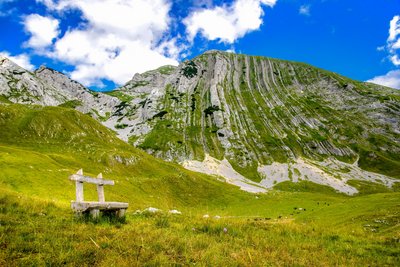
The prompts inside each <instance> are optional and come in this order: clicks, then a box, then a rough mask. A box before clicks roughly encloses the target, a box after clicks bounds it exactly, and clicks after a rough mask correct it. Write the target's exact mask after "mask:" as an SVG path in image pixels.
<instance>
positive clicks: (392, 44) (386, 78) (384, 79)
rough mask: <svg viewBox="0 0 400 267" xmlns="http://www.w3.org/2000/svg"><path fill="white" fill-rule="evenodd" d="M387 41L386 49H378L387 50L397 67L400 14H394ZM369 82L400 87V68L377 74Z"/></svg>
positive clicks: (399, 55) (399, 63)
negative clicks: (380, 74)
mask: <svg viewBox="0 0 400 267" xmlns="http://www.w3.org/2000/svg"><path fill="white" fill-rule="evenodd" d="M386 42H387V44H386V49H385V47H380V48H379V49H378V51H383V50H387V51H388V52H389V57H388V58H389V60H390V61H391V62H392V64H393V65H395V66H396V67H398V66H400V53H399V52H400V51H399V50H400V16H394V17H393V19H392V20H391V21H390V27H389V37H388V39H387V41H386ZM367 82H372V83H376V84H380V85H385V86H388V87H392V88H396V89H400V69H397V70H392V71H389V72H388V73H387V74H385V75H382V76H377V77H375V78H372V79H371V80H368V81H367Z"/></svg>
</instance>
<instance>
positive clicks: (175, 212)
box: [168, 210, 182, 214]
mask: <svg viewBox="0 0 400 267" xmlns="http://www.w3.org/2000/svg"><path fill="white" fill-rule="evenodd" d="M168 213H171V214H182V212H180V211H179V210H170V211H169V212H168Z"/></svg>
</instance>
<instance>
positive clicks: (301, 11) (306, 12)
mask: <svg viewBox="0 0 400 267" xmlns="http://www.w3.org/2000/svg"><path fill="white" fill-rule="evenodd" d="M299 14H300V15H304V16H310V15H311V13H310V5H302V6H301V7H300V8H299Z"/></svg>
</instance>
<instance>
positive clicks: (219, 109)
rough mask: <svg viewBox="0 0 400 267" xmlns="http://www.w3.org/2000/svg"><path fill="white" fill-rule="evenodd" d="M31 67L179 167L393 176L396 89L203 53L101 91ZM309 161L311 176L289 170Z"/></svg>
mask: <svg viewBox="0 0 400 267" xmlns="http://www.w3.org/2000/svg"><path fill="white" fill-rule="evenodd" d="M35 74H36V76H38V77H39V78H40V80H41V81H45V82H44V83H46V84H48V85H50V87H51V88H53V89H54V88H55V91H57V92H59V91H61V92H62V91H65V90H66V89H65V88H67V89H68V88H69V90H70V91H69V92H68V94H66V93H64V94H63V96H64V97H65V98H66V99H67V100H68V101H73V100H76V101H80V103H75V104H76V105H73V106H72V107H74V108H76V109H78V110H80V111H81V112H83V113H87V114H90V115H92V116H93V117H95V118H97V119H98V120H100V121H101V122H102V123H103V124H104V125H105V126H107V127H108V128H110V129H112V130H114V131H116V132H117V133H118V135H119V137H120V138H121V139H122V140H125V141H128V142H129V143H131V144H134V145H135V146H137V147H139V148H141V149H143V150H145V151H147V152H148V153H150V154H153V155H155V156H157V157H160V158H162V159H165V160H169V161H177V162H181V163H182V164H184V165H185V164H186V166H190V165H191V164H197V166H200V165H199V164H198V163H196V162H203V161H204V160H205V159H206V158H207V157H209V158H210V159H214V163H215V162H219V164H221V161H222V160H227V162H228V163H229V166H230V168H231V170H230V171H229V172H233V171H234V172H237V174H238V175H240V176H241V177H242V178H245V179H250V180H253V182H256V183H258V184H259V185H260V186H261V187H262V188H270V187H272V186H274V185H275V184H277V183H279V182H283V181H292V182H296V181H298V180H299V179H300V180H311V181H313V182H317V183H322V184H328V185H330V186H333V187H334V188H335V186H336V185H338V184H342V185H343V186H344V187H339V188H336V189H340V188H342V189H343V190H342V191H343V192H346V193H355V192H356V191H357V190H356V189H355V188H354V187H351V186H348V185H345V184H346V181H348V180H351V179H350V178H352V177H347V176H348V175H347V174H346V172H343V171H340V170H341V169H346V170H348V169H350V171H348V173H351V174H353V175H354V176H355V177H353V178H355V179H361V180H362V179H364V178H365V179H366V180H371V181H374V182H377V181H381V182H383V183H384V184H387V185H389V186H390V185H391V184H392V183H393V181H392V179H389V178H385V177H381V176H380V175H379V174H376V175H375V174H373V173H371V171H372V172H375V173H380V174H384V175H387V176H391V177H395V178H399V177H400V174H399V173H398V171H397V170H398V169H400V163H399V162H400V157H399V154H400V145H399V135H400V131H399V129H400V127H399V122H400V104H399V100H400V93H399V92H397V91H395V90H394V89H390V88H385V87H382V86H377V85H373V84H368V83H362V82H357V81H354V80H351V79H348V78H346V77H343V76H341V75H338V74H336V73H332V72H328V71H325V70H322V69H318V68H315V67H312V66H311V65H308V64H304V63H295V62H290V61H283V60H277V59H270V58H264V57H257V56H246V55H236V54H230V53H225V52H221V51H208V52H206V53H205V54H203V55H200V56H198V57H196V58H194V59H192V60H188V61H185V62H183V63H181V64H180V65H179V66H178V67H173V66H163V67H160V68H158V69H156V70H151V71H148V72H145V73H142V74H135V75H134V76H133V78H132V79H131V80H130V81H128V82H127V83H126V84H125V85H124V86H122V87H120V88H118V89H117V90H114V91H112V92H108V93H106V94H103V93H93V92H90V91H89V90H88V89H86V88H84V87H83V86H82V85H80V84H79V83H73V82H71V80H70V79H69V78H67V77H66V76H65V75H63V74H61V73H59V72H57V71H56V72H54V71H51V70H49V69H46V68H40V69H38V70H37V71H36V72H35ZM2 77H3V79H4V75H2ZM63 87H65V88H63ZM71 91H72V92H74V93H71ZM65 95H67V96H65ZM3 96H5V97H7V96H6V95H4V94H3ZM11 100H13V99H12V98H11ZM68 101H66V102H68ZM45 104H46V103H45ZM304 163H306V165H304ZM299 164H300V165H299ZM218 166H222V165H218ZM227 166H228V165H227ZM291 166H292V167H291ZM293 166H297V168H296V167H293ZM299 166H302V167H299ZM305 166H306V167H307V168H306V167H305ZM313 166H314V167H316V168H317V169H316V171H315V172H313V174H312V175H310V174H309V175H306V174H301V175H293V173H297V172H298V171H299V168H300V169H302V172H303V173H307V171H306V169H312V168H314V167H313ZM329 166H331V167H329ZM354 166H355V167H357V168H358V169H354V172H353V171H352V170H353V167H354ZM214 167H215V166H214ZM225 167H226V166H225ZM303 167H304V168H303ZM208 168H209V167H205V166H203V167H202V168H200V169H199V168H198V169H197V171H203V172H206V173H208V172H210V170H209V169H208ZM296 170H297V171H296ZM364 170H366V171H369V172H368V173H365V172H364ZM213 174H216V175H221V176H224V177H225V178H226V179H227V180H228V181H231V182H232V179H233V178H232V177H227V176H226V175H225V174H226V173H224V172H222V173H221V172H220V173H218V172H214V173H213ZM235 175H236V174H235ZM235 175H234V176H235ZM371 175H372V176H371ZM294 176H295V177H294ZM310 176H312V177H314V178H310ZM368 176H371V177H372V178H371V179H367V178H368ZM235 177H239V176H237V175H236V176H235ZM242 178H240V179H242ZM233 180H234V179H233ZM250 180H247V182H248V183H253V182H252V181H250ZM342 180H343V181H342ZM263 181H264V182H263ZM330 181H335V182H334V183H332V182H330ZM260 182H261V183H260ZM343 182H344V184H343ZM339 191H340V190H339Z"/></svg>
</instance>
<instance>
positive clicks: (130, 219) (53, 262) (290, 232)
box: [0, 105, 400, 266]
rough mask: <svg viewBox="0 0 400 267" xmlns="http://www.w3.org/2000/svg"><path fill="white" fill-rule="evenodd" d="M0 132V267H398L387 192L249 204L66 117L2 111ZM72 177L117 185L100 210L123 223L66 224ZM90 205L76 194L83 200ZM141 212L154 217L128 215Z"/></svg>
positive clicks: (314, 194) (313, 189)
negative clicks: (118, 206) (121, 208)
mask: <svg viewBox="0 0 400 267" xmlns="http://www.w3.org/2000/svg"><path fill="white" fill-rule="evenodd" d="M59 114H63V116H62V117H61V116H60V115H59ZM0 127H1V129H2V130H1V131H0V188H1V189H0V266H44V265H47V266H59V265H70V266H146V265H147V266H159V265H177V266H182V265H183V266H185V265H197V266H288V265H291V266H293V265H294V266H337V265H339V266H398V265H399V263H400V193H398V192H393V191H396V190H389V189H386V188H381V187H379V186H378V187H376V188H372V186H371V185H365V184H364V185H360V188H361V189H362V194H360V195H359V196H354V197H349V196H345V195H342V194H337V193H335V192H333V191H332V190H328V189H327V188H325V187H321V186H317V185H314V184H298V185H296V186H294V185H282V186H281V187H280V188H279V190H272V191H270V192H268V193H266V194H259V195H254V194H249V193H246V192H243V191H240V190H239V189H238V188H237V187H234V186H232V185H229V184H226V183H223V182H220V181H218V180H217V179H216V178H215V177H210V176H206V175H202V174H198V173H194V172H190V171H187V170H185V169H183V168H181V167H180V166H179V165H176V164H173V163H166V162H163V161H161V160H158V159H156V158H154V157H151V156H149V155H147V154H145V153H143V152H141V151H139V150H137V149H135V148H133V147H131V146H129V145H128V144H125V143H124V142H122V141H120V140H119V139H117V138H116V137H115V135H114V133H112V132H111V131H109V130H107V129H106V128H105V127H103V126H101V125H100V124H99V123H97V122H96V121H94V120H92V119H91V118H90V117H88V116H86V115H83V114H80V113H78V112H76V111H73V110H70V109H64V108H54V107H53V108H42V107H26V106H21V105H3V106H2V105H0ZM80 168H83V170H84V173H85V174H87V175H90V176H96V175H97V174H98V173H99V172H102V173H103V176H104V178H106V179H112V180H115V182H116V184H115V185H114V186H106V187H105V195H106V200H108V201H124V202H129V205H130V207H129V209H128V212H127V216H126V218H125V219H123V220H116V219H115V218H110V217H106V216H104V217H102V218H100V219H99V220H97V221H94V220H92V219H89V218H85V217H76V216H75V215H74V213H73V212H72V210H71V209H70V201H71V200H73V199H74V197H75V185H74V183H73V182H71V181H69V180H68V176H69V175H71V174H73V173H75V172H76V171H77V170H78V169H80ZM395 189H396V188H395ZM96 198H97V194H96V190H95V186H90V185H86V184H85V199H86V200H96ZM148 207H155V208H158V209H161V210H162V211H161V212H159V213H149V212H136V210H140V211H143V210H144V209H146V208H148ZM172 209H177V210H179V211H181V212H182V214H181V215H174V214H169V213H168V211H169V210H172ZM206 214H207V215H208V216H204V215H206Z"/></svg>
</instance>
